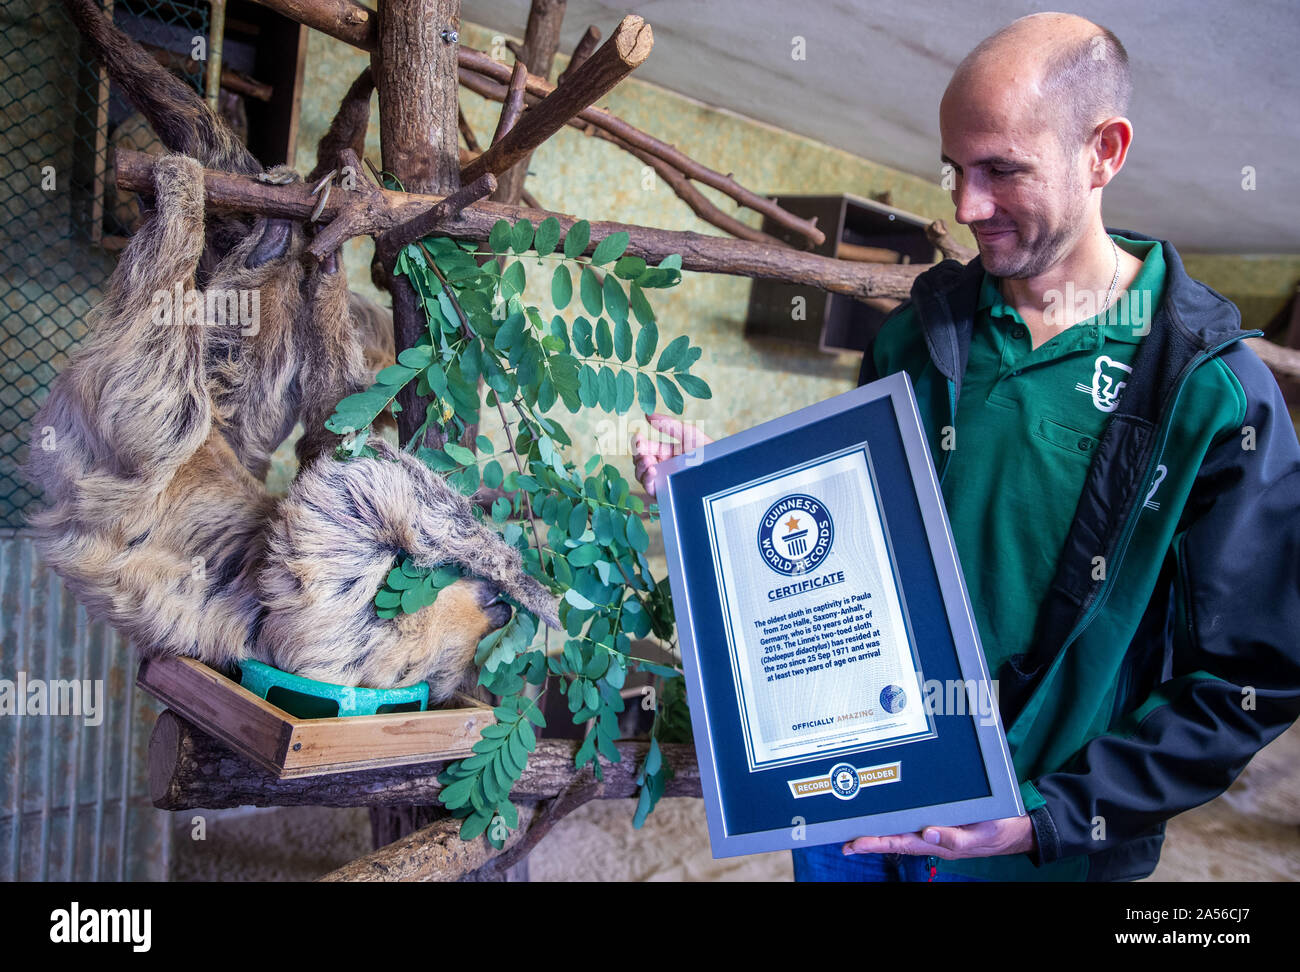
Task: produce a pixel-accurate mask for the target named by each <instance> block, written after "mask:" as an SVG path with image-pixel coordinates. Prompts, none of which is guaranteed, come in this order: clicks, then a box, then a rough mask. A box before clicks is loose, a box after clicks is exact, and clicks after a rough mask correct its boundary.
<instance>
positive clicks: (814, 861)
mask: <svg viewBox="0 0 1300 972" xmlns="http://www.w3.org/2000/svg"><path fill="white" fill-rule="evenodd" d="M842 846H844V845H843V844H822V845H821V846H820V847H805V848H801V849H798V850H793V851H791V852H790V853H791V856H793V857H794V879H795V880H796V881H929V880H930V859H929V858H928V857H925V856H923V855H917V854H850V855H849V856H847V857H846V856H845V855H843V854H841V853H840V848H841V847H842ZM934 880H935V881H982V880H984V879H983V878H977V877H967V876H966V875H964V874H953V873H952V872H950V871H948V872H945V871H939V872H938V873H937V874H935V876H934Z"/></svg>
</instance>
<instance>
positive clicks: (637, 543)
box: [627, 513, 650, 553]
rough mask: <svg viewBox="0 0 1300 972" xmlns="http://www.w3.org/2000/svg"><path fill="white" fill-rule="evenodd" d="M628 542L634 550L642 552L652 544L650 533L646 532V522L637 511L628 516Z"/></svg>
mask: <svg viewBox="0 0 1300 972" xmlns="http://www.w3.org/2000/svg"><path fill="white" fill-rule="evenodd" d="M627 542H628V545H629V546H630V547H631V548H632V549H633V550H639V551H641V552H642V553H645V552H646V550H647V549H648V548H649V546H650V534H648V533H646V529H645V524H644V523H642V522H641V517H639V516H637V515H636V514H635V513H633V514H632V515H631V516H629V517H628V518H627Z"/></svg>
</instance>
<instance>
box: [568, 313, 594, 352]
mask: <svg viewBox="0 0 1300 972" xmlns="http://www.w3.org/2000/svg"><path fill="white" fill-rule="evenodd" d="M573 348H574V350H575V351H577V352H578V354H580V355H582V356H583V357H584V358H590V357H591V356H592V355H593V354H595V352H596V345H595V343H594V342H593V341H592V335H591V321H589V320H587V319H586V318H585V317H575V318H574V319H573Z"/></svg>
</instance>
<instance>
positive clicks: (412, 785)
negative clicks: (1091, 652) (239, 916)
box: [149, 712, 700, 810]
mask: <svg viewBox="0 0 1300 972" xmlns="http://www.w3.org/2000/svg"><path fill="white" fill-rule="evenodd" d="M164 718H166V719H170V720H173V722H174V726H172V727H170V728H169V731H168V732H167V733H158V732H155V733H154V737H155V738H165V739H167V740H168V751H166V752H164V751H162V749H161V748H158V747H155V746H154V745H153V742H152V741H151V744H150V746H151V748H150V757H149V758H150V764H151V772H150V794H149V795H150V798H151V799H152V801H153V805H154V806H155V807H158V808H159V809H161V810H192V809H200V808H204V809H208V810H219V809H222V808H225V807H239V806H258V807H279V806H284V807H287V806H322V807H378V806H384V807H396V806H405V805H411V804H431V803H435V802H436V801H437V799H438V792H439V791H440V790H441V789H442V784H440V783H439V782H438V774H439V773H441V772H442V769H443V766H444V765H445V764H444V763H443V762H432V763H417V764H414V765H407V766H395V767H387V768H382V769H374V770H362V771H359V772H355V773H336V774H330V775H326V776H307V777H298V778H291V779H283V780H282V779H278V778H276V777H275V776H274V775H272V773H271V772H270V771H269V770H266V769H263V768H261V767H259V766H257V765H255V764H254V763H252V762H250V761H249V760H247V759H245V758H244V757H243V756H241V755H240V754H238V753H236V752H235V751H234V750H232V749H230V748H228V747H227V746H226V745H225V744H224V743H222V742H220V741H219V740H217V739H214V738H213V737H212V736H209V735H208V734H207V733H205V732H204V731H203V730H201V729H199V728H198V727H197V726H195V725H193V724H192V723H190V722H189V721H187V720H186V719H184V718H182V717H181V716H179V715H177V714H176V713H174V712H167V713H164V714H163V715H162V716H160V717H159V719H160V720H161V719H164ZM615 745H616V746H617V748H618V751H619V755H620V757H621V760H620V762H617V763H609V762H607V761H604V758H603V757H601V759H602V763H601V770H602V772H603V774H604V777H605V779H604V782H603V783H602V784H601V786H600V789H599V792H598V793H597V794H596V795H595V797H594V798H596V799H601V800H621V799H626V798H629V797H635V796H636V795H637V790H638V787H637V784H636V774H637V771H638V770H639V769H640V767H641V764H642V763H643V762H645V757H646V754H647V753H648V752H649V750H650V744H649V743H648V742H639V741H636V742H633V741H623V742H619V743H616V744H615ZM579 746H581V741H580V740H577V739H541V740H539V741H538V743H537V749H536V750H534V751H533V753H531V754H530V755H529V757H528V766H527V767H526V768H525V769H524V772H523V775H522V776H521V777H520V779H519V782H518V783H516V784H515V786H514V788H513V789H512V790H511V798H512V799H514V800H517V801H522V802H524V803H528V802H536V801H538V800H550V799H552V798H554V797H556V796H559V795H560V794H562V793H565V792H567V791H568V790H569V788H570V787H572V786H573V785H574V781H575V779H576V778H579V777H581V778H584V779H585V778H586V777H584V776H583V774H586V775H587V776H590V774H591V769H590V767H584V768H583V769H582V770H575V769H574V767H573V757H574V755H575V754H576V753H577V751H578V747H579ZM660 749H662V750H663V754H664V759H665V760H666V761H667V762H668V764H669V765H670V766H672V768H673V772H674V773H675V774H676V775H675V776H674V777H673V779H672V780H670V781H669V783H668V786H667V788H666V789H665V795H666V796H699V795H700V771H699V764H698V762H697V761H696V758H695V749H694V747H692V746H689V745H685V744H681V743H672V744H665V745H661V746H660ZM169 767H170V769H169Z"/></svg>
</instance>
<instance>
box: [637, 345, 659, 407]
mask: <svg viewBox="0 0 1300 972" xmlns="http://www.w3.org/2000/svg"><path fill="white" fill-rule="evenodd" d="M642 333H644V332H642ZM636 398H637V404H638V405H639V406H640V407H641V411H643V412H645V413H646V414H647V415H649V414H650V413H651V412H653V411H654V410H655V403H656V402H657V401H658V398H657V397H656V396H655V386H654V382H652V381H651V380H650V376H649V375H647V374H646V373H645V372H637V376H636Z"/></svg>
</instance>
